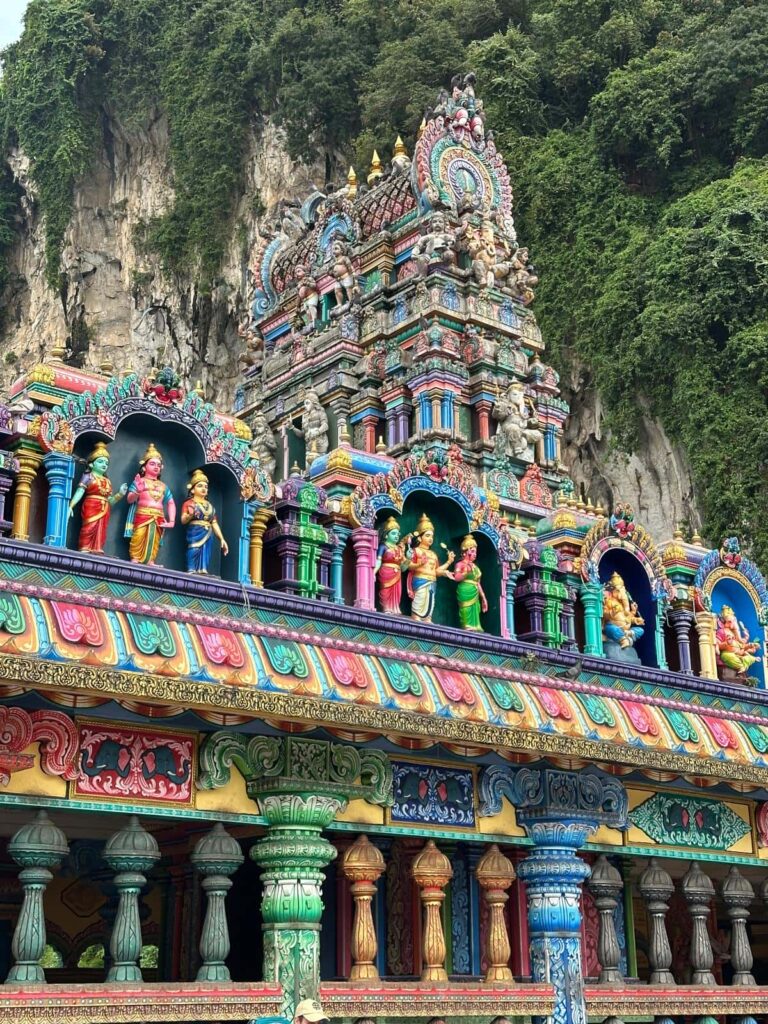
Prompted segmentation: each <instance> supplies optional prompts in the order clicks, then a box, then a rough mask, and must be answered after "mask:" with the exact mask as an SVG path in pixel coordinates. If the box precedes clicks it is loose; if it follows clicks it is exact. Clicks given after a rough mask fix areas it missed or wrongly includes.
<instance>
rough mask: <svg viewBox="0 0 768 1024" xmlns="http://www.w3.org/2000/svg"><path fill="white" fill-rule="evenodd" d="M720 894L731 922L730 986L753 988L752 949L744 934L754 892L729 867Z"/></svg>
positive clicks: (736, 869) (736, 870) (745, 933)
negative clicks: (749, 986) (731, 975)
mask: <svg viewBox="0 0 768 1024" xmlns="http://www.w3.org/2000/svg"><path fill="white" fill-rule="evenodd" d="M720 892H721V893H722V896H723V902H724V903H725V905H726V907H727V908H728V916H729V917H730V919H731V967H733V981H732V982H731V984H732V985H756V984H757V982H756V981H755V977H754V975H753V974H752V964H753V963H754V957H753V956H752V948H751V947H750V945H749V936H748V935H747V918H748V917H749V906H750V904H751V903H752V901H753V900H754V898H755V890H754V889H753V888H752V886H751V885H750V884H749V882H748V881H747V879H746V878H745V877H744V876H743V875H742V873H741V872H740V871H739V869H738V868H737V867H736V865H733V866H732V867H731V870H730V871H729V872H728V875H727V877H726V878H725V880H724V881H723V884H722V886H721V889H720Z"/></svg>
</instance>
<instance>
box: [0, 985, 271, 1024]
mask: <svg viewBox="0 0 768 1024" xmlns="http://www.w3.org/2000/svg"><path fill="white" fill-rule="evenodd" d="M281 1002H282V993H281V989H280V988H279V986H276V985H243V984H231V985H226V986H219V985H197V984H190V985H178V984H176V985H174V984H172V983H171V984H144V985H140V986H135V985H134V986H130V987H127V988H126V987H125V986H123V985H109V984H98V985H92V986H83V985H46V986H44V987H39V988H28V987H26V986H25V987H16V986H9V985H4V986H3V987H2V989H0V1017H2V1018H3V1019H7V1020H12V1021H13V1022H14V1024H115V1022H131V1021H136V1022H141V1021H147V1020H152V1021H157V1022H161V1021H197V1020H249V1019H252V1018H254V1017H265V1016H275V1015H278V1014H279V1013H280V1007H281Z"/></svg>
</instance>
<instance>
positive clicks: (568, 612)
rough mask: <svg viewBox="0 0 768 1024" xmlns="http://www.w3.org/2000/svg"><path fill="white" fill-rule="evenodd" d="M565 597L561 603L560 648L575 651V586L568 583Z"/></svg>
mask: <svg viewBox="0 0 768 1024" xmlns="http://www.w3.org/2000/svg"><path fill="white" fill-rule="evenodd" d="M564 586H565V597H564V598H563V600H562V602H561V605H560V640H561V644H560V648H561V650H564V651H575V650H577V646H576V611H575V608H574V602H575V600H576V592H575V590H574V589H573V587H572V586H571V585H570V584H568V583H566V584H564Z"/></svg>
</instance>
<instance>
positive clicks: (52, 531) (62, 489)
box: [43, 452, 75, 548]
mask: <svg viewBox="0 0 768 1024" xmlns="http://www.w3.org/2000/svg"><path fill="white" fill-rule="evenodd" d="M43 466H45V475H46V477H47V478H48V514H47V517H46V520H45V538H44V543H45V544H47V545H48V546H49V547H52V548H64V547H66V546H67V524H68V522H69V500H70V498H71V497H72V481H73V480H74V477H75V460H74V458H73V457H72V456H71V455H65V454H64V453H63V452H48V454H47V455H45V456H44V457H43Z"/></svg>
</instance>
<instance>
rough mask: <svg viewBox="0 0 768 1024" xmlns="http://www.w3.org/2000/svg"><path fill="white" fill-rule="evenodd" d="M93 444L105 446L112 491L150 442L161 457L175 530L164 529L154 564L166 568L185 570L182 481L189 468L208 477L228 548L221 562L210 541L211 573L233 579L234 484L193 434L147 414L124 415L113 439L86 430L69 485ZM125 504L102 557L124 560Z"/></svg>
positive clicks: (238, 510)
mask: <svg viewBox="0 0 768 1024" xmlns="http://www.w3.org/2000/svg"><path fill="white" fill-rule="evenodd" d="M97 441H104V442H105V443H106V444H107V447H108V450H109V455H110V461H109V478H110V480H111V481H112V486H113V488H114V491H115V492H116V491H117V490H118V488H119V487H120V485H121V484H123V483H126V484H130V483H131V481H132V480H133V478H134V477H135V476H136V474H137V472H138V470H139V459H140V458H141V457H142V456H143V454H144V452H145V451H146V449H147V447H148V446H149V444H150V443H152V444H154V445H155V446H156V448H157V449H158V451H159V452H160V454H161V455H162V457H163V466H164V468H163V475H162V479H163V481H164V482H165V483H166V484H167V485H168V487H169V488H170V489H171V492H172V494H173V497H174V501H175V502H176V526H175V527H174V529H173V530H166V531H165V532H164V534H163V543H162V547H161V548H160V553H159V555H158V565H161V566H163V567H165V568H167V569H176V570H178V571H180V572H184V571H186V567H187V561H186V550H187V545H186V528H185V527H184V526H182V524H181V506H182V504H183V503H184V501H186V498H187V481H188V480H189V477H190V475H191V473H192V471H193V470H195V469H202V470H203V472H204V473H205V474H206V476H207V477H208V482H209V492H208V496H209V499H210V501H211V502H212V503H213V505H214V507H215V508H216V511H217V515H218V519H219V525H220V526H221V529H222V532H223V534H224V537H225V538H226V540H227V544H228V546H229V554H228V555H227V557H226V558H224V557H222V555H221V548H220V546H219V544H218V543H217V541H216V540H215V539H214V542H213V553H212V556H211V564H210V569H209V571H210V573H211V574H212V575H217V576H221V577H222V578H223V579H229V580H236V579H237V575H238V544H239V537H240V526H241V520H242V516H243V503H242V501H241V497H240V485H239V483H238V480H237V478H236V476H235V474H234V472H232V470H231V469H229V468H228V467H227V466H224V465H222V464H221V463H206V462H205V450H204V448H203V445H202V444H201V441H200V438H199V437H198V436H197V434H196V433H195V432H194V431H193V430H191V429H190V428H189V427H188V426H186V425H185V424H184V423H183V422H173V421H171V422H162V423H160V422H158V420H157V419H156V418H155V417H154V416H152V415H151V414H149V413H144V412H137V413H133V414H131V415H128V416H126V417H125V418H124V419H123V420H122V421H121V422H120V424H119V426H118V427H117V430H116V433H115V437H114V440H111V439H110V438H109V437H107V436H106V435H105V434H104V433H102V432H97V431H86V432H84V433H82V434H80V435H79V436H78V437H77V439H76V441H75V447H74V452H73V454H74V455H75V457H76V458H77V459H78V465H77V470H76V472H75V479H74V482H73V487H74V488H76V487H77V486H78V483H79V481H80V477H81V476H82V474H83V473H84V472H85V471H86V469H87V462H86V460H87V457H88V455H89V453H90V452H91V451H92V450H93V448H94V446H95V444H96V443H97ZM128 508H129V506H128V502H127V501H126V500H125V498H122V499H121V500H120V501H119V502H117V504H115V505H114V506H113V507H112V515H111V518H110V522H109V529H108V533H107V542H106V546H105V549H104V550H105V554H106V555H107V556H108V557H112V558H122V559H127V558H128V540H127V538H125V536H124V530H125V522H126V517H127V515H128ZM81 509H82V502H81V503H80V505H79V506H78V507H77V509H76V510H75V514H74V515H73V516H72V519H71V520H70V523H69V527H68V533H67V546H69V547H76V546H77V538H78V534H79V532H80V515H81Z"/></svg>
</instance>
